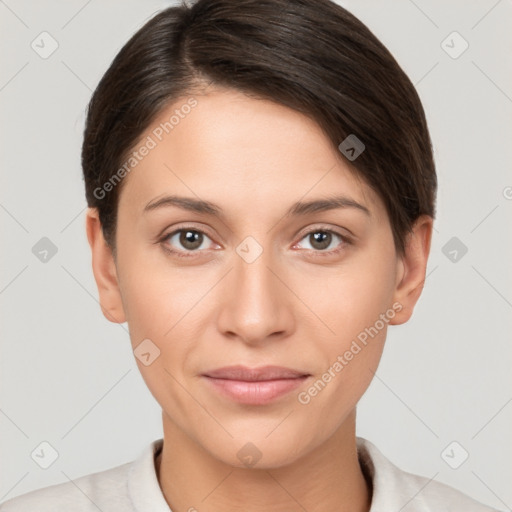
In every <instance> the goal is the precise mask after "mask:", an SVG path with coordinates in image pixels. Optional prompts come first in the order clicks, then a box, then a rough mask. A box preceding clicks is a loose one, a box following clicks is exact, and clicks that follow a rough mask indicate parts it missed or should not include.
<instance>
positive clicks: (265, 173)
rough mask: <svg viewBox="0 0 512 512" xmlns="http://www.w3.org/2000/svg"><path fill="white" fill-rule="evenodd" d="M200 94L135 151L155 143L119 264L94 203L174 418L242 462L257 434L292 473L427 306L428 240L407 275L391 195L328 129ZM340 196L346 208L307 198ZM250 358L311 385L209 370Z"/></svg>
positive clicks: (116, 279)
mask: <svg viewBox="0 0 512 512" xmlns="http://www.w3.org/2000/svg"><path fill="white" fill-rule="evenodd" d="M194 97H195V99H196V101H197V103H196V104H195V106H193V108H183V105H185V104H186V103H187V98H185V99H183V100H180V101H178V102H176V103H174V104H173V105H172V106H170V107H169V108H167V109H166V110H165V111H162V112H161V114H160V115H159V117H158V119H156V120H155V121H154V123H153V124H152V125H151V127H150V128H149V129H148V130H147V132H146V133H145V134H144V135H143V136H142V137H141V139H140V142H139V144H138V145H137V147H135V148H134V149H137V148H140V147H141V145H142V144H144V143H146V145H147V146H154V147H151V148H150V150H148V151H147V152H146V151H142V152H144V153H146V154H145V156H143V158H141V159H140V161H138V163H137V165H136V166H135V167H134V168H133V169H132V170H131V171H130V173H129V175H127V176H126V178H125V180H126V181H125V183H124V185H123V190H122V193H121V195H120V200H119V207H118V208H119V209H118V225H117V236H116V243H117V260H116V262H115V266H114V264H113V263H112V259H111V255H110V253H109V252H108V250H107V249H106V248H105V247H106V246H105V245H104V242H103V241H102V238H101V236H100V235H99V230H98V231H97V232H96V233H97V235H98V236H96V238H95V235H94V234H93V233H94V229H95V228H93V227H92V223H93V217H94V213H93V212H91V213H90V218H89V219H88V222H89V227H88V232H89V240H90V243H91V246H92V247H93V257H94V258H95V264H94V271H95V277H96V279H97V282H98V287H99V290H100V299H101V303H102V307H103V310H104V312H105V314H106V315H107V312H110V314H109V315H108V316H107V317H108V318H109V319H112V318H115V319H116V320H117V321H125V320H126V321H127V322H128V325H129V331H130V338H131V343H132V348H133V349H134V350H135V353H136V354H137V353H139V354H140V353H141V352H142V353H145V354H146V355H145V356H144V357H142V358H141V359H142V360H143V361H144V362H142V361H141V360H139V358H137V364H138V366H139V369H140V371H141V373H142V375H143V378H144V380H145V382H146V383H147V385H148V387H149V389H150V391H151V393H152V394H153V396H154V397H155V399H156V400H157V401H158V402H159V404H160V405H161V407H162V409H163V412H164V421H167V422H169V424H172V425H173V427H174V428H177V429H179V430H180V431H182V432H183V433H185V434H186V435H187V436H188V437H189V438H190V439H192V440H193V441H194V442H195V443H197V444H198V445H199V446H201V447H202V448H204V449H205V450H206V451H207V452H209V453H210V454H211V455H212V456H214V457H215V458H217V459H218V460H221V461H224V462H226V463H228V464H231V465H235V466H241V465H242V463H241V458H240V453H239V450H240V449H241V447H243V446H244V445H246V443H248V442H250V443H252V445H254V446H255V447H257V449H258V450H259V452H261V453H263V454H264V459H262V464H263V466H266V467H276V466H281V465H284V464H288V463H290V462H292V461H293V460H295V459H297V458H298V457H300V456H302V455H305V454H306V453H308V452H310V451H311V450H313V449H314V448H315V447H318V446H319V445H321V444H322V443H324V442H326V441H327V440H328V439H329V438H330V437H331V436H333V434H334V433H335V432H336V431H338V430H339V429H340V428H342V427H343V425H344V423H345V422H346V421H347V418H349V417H350V415H351V413H353V411H354V409H355V406H356V404H357V402H358V400H359V399H360V397H361V396H362V394H363V393H364V392H365V390H366V389H367V387H368V385H369V383H370V381H371V379H372V377H373V372H374V371H376V369H377V366H378V363H379V359H380V357H381V353H382V350H383V345H384V341H385V337H386V332H387V327H388V325H390V324H397V323H403V322H404V321H406V320H407V318H408V316H410V313H411V312H412V307H413V304H414V302H415V300H416V299H417V297H418V295H419V291H418V286H419V288H421V286H420V285H421V284H422V279H423V278H424V270H425V266H424V265H426V256H427V254H428V248H429V236H428V235H429V233H428V229H427V231H425V232H423V233H426V235H425V234H423V235H421V236H418V240H420V241H421V240H422V241H423V242H421V243H420V242H419V243H417V244H416V245H415V244H414V243H411V249H410V250H411V251H416V252H415V253H414V255H415V258H412V257H411V259H410V261H411V262H412V261H415V262H416V263H417V262H418V261H419V262H420V264H419V265H416V263H415V265H416V266H414V265H412V264H411V266H410V267H408V266H407V265H408V261H409V260H407V258H401V257H398V256H397V254H396V252H395V247H394V243H393V236H392V231H391V227H390V224H389V219H388V216H387V214H386V211H385V208H384V205H383V203H382V201H381V199H380V198H379V197H378V196H377V195H376V194H375V193H374V192H373V191H372V190H371V189H370V188H369V187H368V186H367V185H366V184H365V183H364V182H362V181H360V180H358V179H357V178H356V177H355V176H354V174H353V172H352V171H351V169H350V168H349V164H348V162H347V161H346V160H344V158H343V157H342V156H341V154H340V153H339V152H337V151H336V150H335V149H334V148H333V147H332V146H331V145H330V143H329V140H328V139H327V137H326V136H325V134H324V133H323V132H322V131H321V129H320V128H319V127H318V125H316V123H314V122H313V121H312V120H310V119H309V118H307V117H305V116H303V115H302V114H300V113H298V112H296V111H293V110H290V109H288V108H286V107H283V106H280V105H277V104H275V103H273V102H269V101H265V100H257V99H253V98H248V97H246V96H244V95H243V94H241V93H238V92H234V91H229V90H228V91H226V90H224V91H221V90H216V91H214V92H211V93H209V94H207V95H196V96H194ZM176 109H178V110H179V111H180V112H181V114H182V115H181V116H178V117H176V119H179V121H178V122H176V119H174V121H175V124H173V127H172V130H171V129H169V127H168V126H167V129H168V130H169V133H166V131H165V130H163V129H162V124H163V123H165V122H168V121H169V119H170V117H171V116H172V115H173V113H174V112H175V110H176ZM185 112H187V113H186V114H185ZM161 123H162V124H161ZM148 137H149V138H148ZM150 139H151V140H152V141H153V142H154V143H155V144H154V145H153V143H151V142H149V141H150ZM160 139H161V140H160ZM171 195H172V196H175V197H178V198H189V199H190V200H191V201H190V202H189V203H185V202H182V205H185V204H188V205H189V208H185V207H180V206H179V205H178V204H177V203H173V202H171V201H165V198H166V197H167V196H171ZM334 197H339V198H344V202H342V203H341V204H343V205H344V206H341V207H339V206H338V207H336V208H334V207H331V208H329V209H322V208H315V207H314V206H312V207H309V208H306V207H302V208H300V207H297V206H296V203H301V204H302V203H310V202H312V201H323V200H326V199H332V198H334ZM192 201H206V202H208V206H209V208H206V207H204V205H203V208H202V211H198V210H195V209H191V208H192V207H191V203H192ZM196 206H197V205H196ZM199 210H200V209H199ZM290 211H291V213H290ZM427 224H428V223H427ZM427 227H428V225H427ZM418 255H422V258H423V259H422V258H419V257H418ZM108 269H110V270H108ZM406 270H408V271H407V272H406ZM406 274H407V279H405V275H406ZM141 343H142V345H141ZM148 354H149V355H148ZM233 365H243V366H246V367H249V368H255V367H261V366H266V365H276V366H280V367H285V368H289V369H293V370H296V371H298V372H299V374H301V375H306V377H301V378H297V379H293V381H292V379H287V380H284V379H283V380H280V381H274V383H270V384H269V383H267V384H260V385H258V384H249V385H247V384H245V385H244V384H243V383H238V384H236V382H235V383H233V381H231V382H228V383H227V384H228V385H225V384H226V381H225V380H223V381H222V380H221V379H217V380H215V379H211V378H208V377H205V376H204V374H207V373H210V372H212V371H213V370H215V369H218V368H221V367H226V366H233ZM244 386H245V387H244ZM229 390H231V392H229ZM246 449H248V448H246ZM250 449H254V448H250Z"/></svg>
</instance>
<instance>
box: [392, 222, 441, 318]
mask: <svg viewBox="0 0 512 512" xmlns="http://www.w3.org/2000/svg"><path fill="white" fill-rule="evenodd" d="M432 226H433V219H432V217H430V216H429V215H422V216H420V217H419V218H418V219H417V220H416V222H415V223H414V226H413V229H412V232H411V233H410V234H409V236H408V238H407V241H406V247H405V253H404V255H403V256H402V257H401V258H400V259H399V260H398V262H397V265H398V269H397V276H398V278H397V283H396V287H395V293H394V296H393V301H394V302H398V303H400V304H401V306H402V309H401V310H400V311H398V312H397V314H396V315H395V317H394V318H393V319H392V320H391V321H390V322H389V323H390V324H393V325H399V324H403V323H405V322H407V321H408V320H409V318H411V316H412V313H413V310H414V306H415V305H416V302H417V301H418V299H419V298H420V295H421V292H422V290H423V285H424V284H425V273H426V269H427V262H428V256H429V253H430V243H431V240H432Z"/></svg>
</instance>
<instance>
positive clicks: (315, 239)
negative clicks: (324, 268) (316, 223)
mask: <svg viewBox="0 0 512 512" xmlns="http://www.w3.org/2000/svg"><path fill="white" fill-rule="evenodd" d="M308 236H309V240H310V242H311V245H312V246H313V248H315V249H318V250H319V251H323V250H325V249H327V247H329V245H330V244H331V240H332V234H331V233H329V232H327V231H315V232H314V233H310V234H309V235H308Z"/></svg>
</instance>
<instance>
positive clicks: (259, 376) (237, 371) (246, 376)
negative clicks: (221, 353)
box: [203, 365, 309, 381]
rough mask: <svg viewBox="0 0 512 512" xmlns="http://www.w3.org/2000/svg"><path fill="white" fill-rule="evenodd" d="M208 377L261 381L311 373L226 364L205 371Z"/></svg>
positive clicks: (275, 367) (281, 367)
mask: <svg viewBox="0 0 512 512" xmlns="http://www.w3.org/2000/svg"><path fill="white" fill-rule="evenodd" d="M203 375H205V376H206V377H213V378H216V379H229V380H245V381H261V380H275V379H296V378H298V377H304V376H306V375H309V374H308V373H305V372H301V371H298V370H293V369H292V368H285V367H283V366H260V367H258V368H248V367H247V366H242V365H237V366H224V367H222V368H217V369H216V370H210V371H208V372H206V373H204V374H203Z"/></svg>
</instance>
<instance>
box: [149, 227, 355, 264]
mask: <svg viewBox="0 0 512 512" xmlns="http://www.w3.org/2000/svg"><path fill="white" fill-rule="evenodd" d="M182 231H193V232H195V233H201V234H202V235H206V236H207V237H208V238H210V237H209V235H208V233H206V232H204V231H202V230H200V229H197V228H196V227H194V226H183V227H181V228H180V229H176V230H174V231H171V232H170V233H169V234H166V235H164V236H163V237H162V238H160V239H159V242H160V243H161V244H162V247H163V249H164V250H165V251H166V252H168V253H170V254H171V255H172V256H176V257H178V258H195V257H196V256H197V253H199V252H202V251H197V250H196V251H175V250H174V249H169V247H168V246H167V245H166V244H165V242H166V241H167V240H168V239H169V238H171V237H172V236H174V235H176V234H177V233H181V232H182ZM312 233H331V234H333V235H336V236H338V237H340V238H341V240H342V244H341V247H338V248H337V249H332V250H330V251H325V250H324V251H320V250H314V249H306V250H308V251H312V252H313V254H314V255H315V256H314V257H320V258H323V257H328V256H333V255H334V254H338V253H339V252H341V251H343V249H344V248H345V246H346V245H351V244H352V241H351V239H350V238H349V237H348V236H346V235H342V234H341V233H339V232H337V231H335V230H332V229H330V228H327V227H324V226H320V227H316V228H314V229H311V230H310V231H307V232H306V233H303V234H302V236H301V238H300V240H303V239H304V238H306V237H307V236H308V235H311V234H312ZM300 240H299V241H300ZM187 253H190V254H187Z"/></svg>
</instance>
